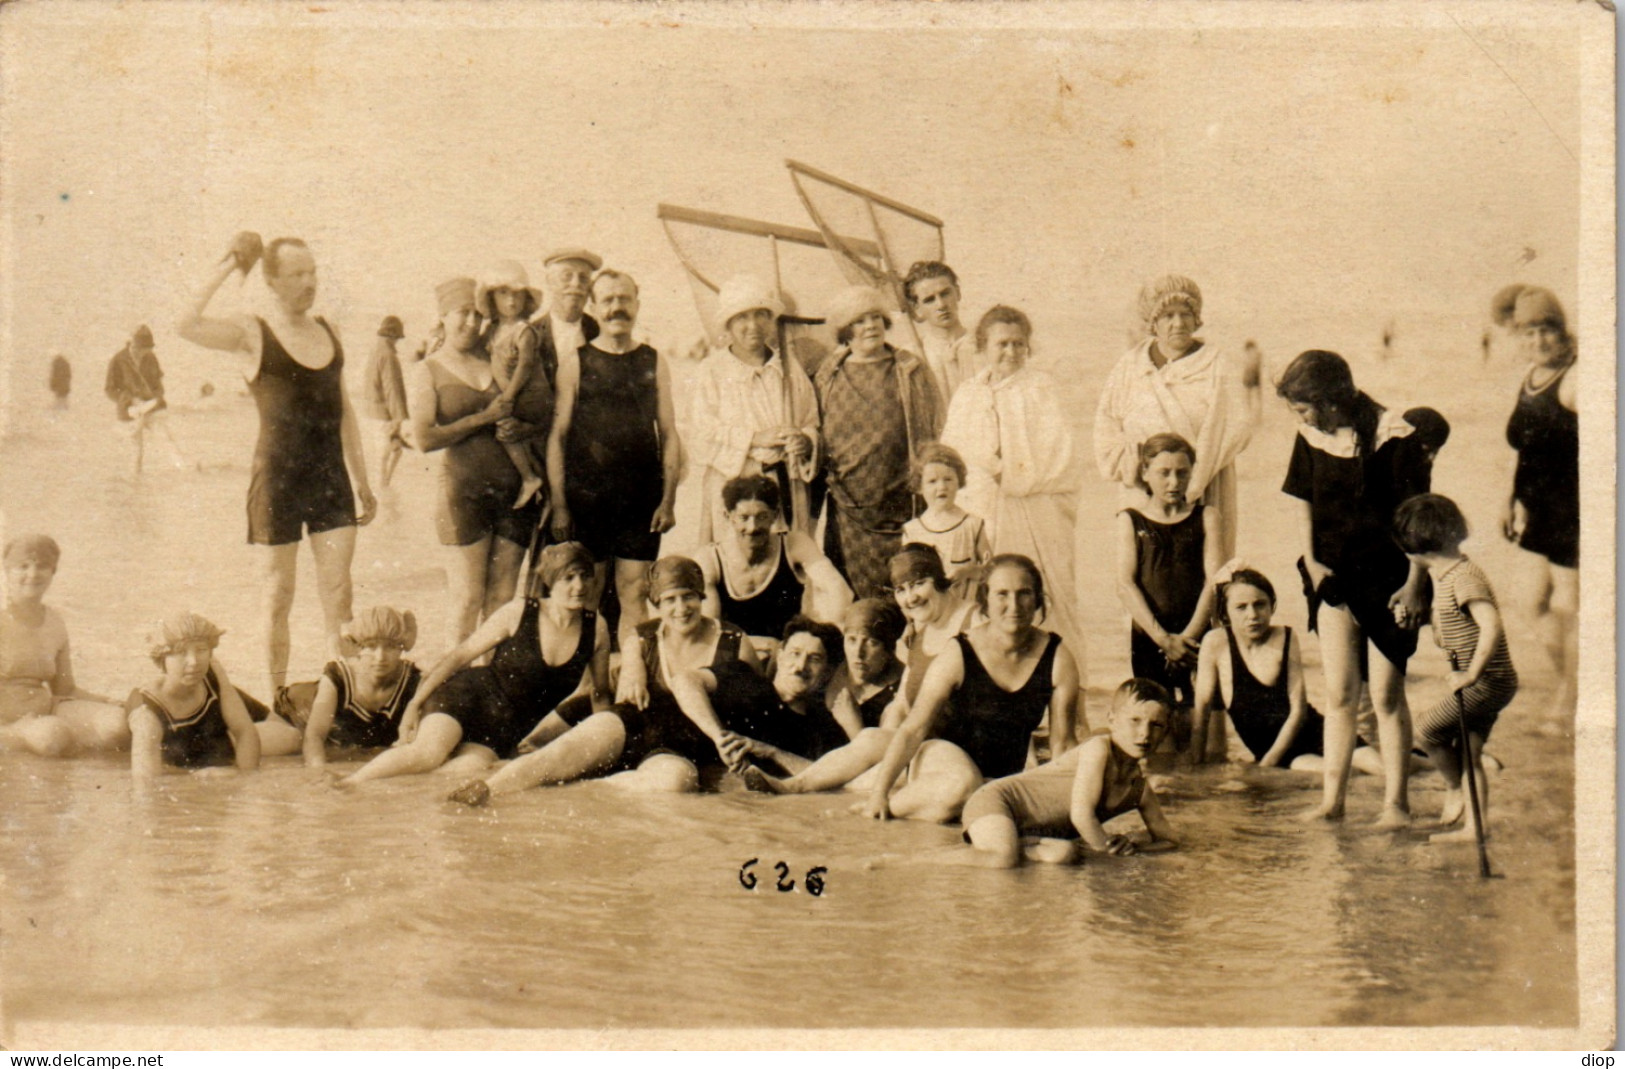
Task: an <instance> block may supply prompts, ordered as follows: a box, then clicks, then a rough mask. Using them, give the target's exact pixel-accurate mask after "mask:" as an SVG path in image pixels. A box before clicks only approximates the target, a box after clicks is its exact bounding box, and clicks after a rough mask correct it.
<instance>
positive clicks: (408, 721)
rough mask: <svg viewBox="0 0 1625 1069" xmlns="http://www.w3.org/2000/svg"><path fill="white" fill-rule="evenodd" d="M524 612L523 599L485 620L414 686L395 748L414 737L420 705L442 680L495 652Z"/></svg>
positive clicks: (443, 681)
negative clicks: (488, 653)
mask: <svg viewBox="0 0 1625 1069" xmlns="http://www.w3.org/2000/svg"><path fill="white" fill-rule="evenodd" d="M524 611H525V601H524V599H523V598H515V599H514V600H512V601H510V602H508V604H506V605H504V606H502V608H500V609H498V610H497V611H496V612H494V613H492V614H491V615H490V616H488V617H486V620H485V622H484V623H482V624H481V625H480V626H479V627H478V628H476V629H475V631H474V633H473V634H472V635H469V636H468V637H467V638H465V639H464V640H463V641H462V642H460V643H458V644H457V645H456V646H454V647H453V648H452V649H451V650H450V651H448V652H447V653H446V655H445V656H444V657H442V658H440V660H439V661H437V662H436V663H435V666H434V667H433V668H432V669H430V670H429V674H428V675H426V676H424V677H423V682H421V683H419V684H418V689H417V693H416V694H414V695H412V700H411V701H410V702H408V703H407V704H406V708H405V709H404V710H403V711H402V712H401V727H400V738H399V740H398V744H405V743H408V742H411V741H412V739H413V737H414V736H416V735H417V731H418V720H419V719H420V718H421V717H422V716H423V705H424V703H425V702H427V701H428V700H429V696H430V695H432V694H433V693H434V692H435V691H436V690H438V689H439V688H440V687H441V685H442V684H444V683H445V682H446V680H448V679H450V678H451V677H452V676H453V675H455V674H456V673H457V672H460V671H462V670H463V669H464V668H467V667H468V666H469V665H471V664H473V663H474V660H475V658H477V657H480V656H481V655H483V654H485V653H486V652H488V651H490V650H493V649H495V648H496V645H497V643H499V642H501V641H502V640H503V639H505V638H509V637H511V636H512V635H513V633H514V632H515V631H517V630H518V629H519V618H520V616H521V615H522V614H523V613H524Z"/></svg>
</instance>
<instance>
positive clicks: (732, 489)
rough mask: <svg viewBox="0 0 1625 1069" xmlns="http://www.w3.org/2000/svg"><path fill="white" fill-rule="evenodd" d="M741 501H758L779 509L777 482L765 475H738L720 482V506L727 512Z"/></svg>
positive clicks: (773, 508)
mask: <svg viewBox="0 0 1625 1069" xmlns="http://www.w3.org/2000/svg"><path fill="white" fill-rule="evenodd" d="M741 501H760V502H761V503H762V504H764V505H766V506H767V507H768V508H770V509H772V510H773V511H774V512H777V511H778V510H779V484H778V483H776V482H774V481H773V480H772V479H769V478H768V477H767V476H765V475H738V476H735V477H734V478H732V479H729V480H728V481H727V482H725V483H723V484H722V507H723V508H725V509H727V510H728V511H729V512H732V511H733V510H734V507H735V506H737V505H738V504H739V503H740V502H741Z"/></svg>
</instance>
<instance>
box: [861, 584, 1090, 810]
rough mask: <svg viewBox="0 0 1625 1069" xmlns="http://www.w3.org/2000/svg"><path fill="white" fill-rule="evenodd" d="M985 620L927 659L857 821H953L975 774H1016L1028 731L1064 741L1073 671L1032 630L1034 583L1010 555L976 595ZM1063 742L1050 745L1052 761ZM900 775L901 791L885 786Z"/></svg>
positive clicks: (1057, 648)
mask: <svg viewBox="0 0 1625 1069" xmlns="http://www.w3.org/2000/svg"><path fill="white" fill-rule="evenodd" d="M977 602H978V605H979V606H981V608H982V610H983V613H984V615H985V616H986V617H987V622H986V623H983V624H980V625H978V626H976V627H973V628H972V629H971V630H970V631H968V632H966V633H965V634H963V635H960V636H958V638H957V640H956V642H955V643H954V644H953V645H950V646H949V647H948V648H947V649H945V650H944V651H943V653H942V655H941V656H939V657H938V658H937V659H936V660H935V661H934V662H932V665H931V669H930V671H929V672H928V673H927V674H926V678H925V680H924V682H923V683H922V684H921V686H920V693H919V699H918V700H917V701H916V702H914V703H913V706H912V707H911V708H910V710H909V713H908V717H907V718H906V719H905V720H904V721H903V723H902V725H901V726H900V727H899V728H898V729H897V731H896V733H895V734H894V735H893V736H892V739H891V742H890V743H889V744H888V746H887V747H886V754H885V757H884V758H883V759H882V760H881V762H880V766H879V769H878V771H877V772H876V773H875V778H874V780H873V781H872V784H871V786H870V788H869V798H868V801H867V802H865V803H864V804H863V805H862V806H861V809H860V811H861V813H862V814H863V815H864V816H868V817H872V818H874V819H877V820H886V819H889V818H890V817H893V816H899V817H907V818H910V819H914V820H926V821H935V822H938V823H942V822H946V821H950V820H953V819H954V818H956V817H957V816H958V815H959V811H960V809H961V807H962V806H963V805H964V804H965V800H966V799H967V798H969V797H970V795H971V794H972V793H973V792H974V791H975V790H976V788H977V787H979V786H981V784H982V780H983V778H984V777H999V776H1008V775H1012V774H1014V773H1016V772H1019V771H1021V769H1022V767H1023V765H1024V764H1025V762H1026V758H1027V747H1028V743H1029V740H1030V738H1031V736H1032V733H1033V731H1034V730H1036V729H1037V728H1038V726H1039V724H1040V723H1041V722H1042V721H1043V719H1044V715H1045V713H1046V712H1047V713H1048V714H1049V720H1050V725H1051V732H1052V737H1053V738H1054V739H1056V740H1070V739H1071V738H1072V736H1073V725H1072V718H1073V715H1074V711H1075V709H1076V707H1077V701H1078V669H1077V665H1076V664H1075V663H1074V662H1073V660H1072V655H1071V654H1070V653H1068V652H1067V651H1066V650H1065V649H1064V648H1062V646H1061V644H1060V638H1059V636H1057V635H1054V634H1052V633H1051V632H1048V631H1045V630H1044V629H1043V628H1041V627H1038V626H1037V625H1036V623H1035V620H1036V619H1037V618H1038V615H1039V613H1041V612H1042V611H1043V608H1044V590H1043V579H1042V577H1040V575H1039V574H1038V568H1037V566H1036V565H1034V564H1033V562H1032V561H1031V560H1029V559H1028V558H1026V557H1023V556H1020V555H1019V554H1001V555H1000V556H997V557H994V558H993V562H992V564H991V565H990V567H989V569H988V573H987V575H986V576H985V577H984V578H983V580H982V582H981V585H980V586H979V587H978V590H977ZM1062 749H1063V745H1062V743H1060V742H1057V743H1056V756H1059V755H1060V753H1061V752H1062ZM905 769H907V770H908V774H909V778H908V782H907V784H906V785H905V786H903V787H901V788H899V789H898V790H897V792H896V793H895V794H893V793H892V787H893V786H894V785H895V784H896V783H897V780H898V778H899V777H900V776H902V774H903V772H904V770H905Z"/></svg>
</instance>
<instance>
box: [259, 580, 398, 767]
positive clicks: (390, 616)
mask: <svg viewBox="0 0 1625 1069" xmlns="http://www.w3.org/2000/svg"><path fill="white" fill-rule="evenodd" d="M343 636H344V638H345V640H346V641H347V642H349V643H350V645H351V646H352V647H354V652H353V653H351V654H350V655H349V656H348V657H345V658H344V659H342V660H337V661H328V662H327V666H326V667H324V668H323V669H322V675H321V678H320V679H318V680H317V681H316V682H314V683H295V684H294V685H293V686H291V687H289V688H288V690H287V692H286V693H287V694H288V696H289V699H290V701H289V704H288V708H287V710H286V712H287V713H288V714H289V715H290V719H291V720H292V722H293V723H294V725H295V726H296V727H298V728H300V729H301V730H302V732H303V736H302V741H301V744H300V747H301V749H302V750H303V752H304V755H305V766H306V767H307V768H322V767H324V766H326V764H327V753H328V749H329V747H333V748H336V749H338V750H340V751H347V750H364V749H379V748H382V747H385V746H390V745H393V744H394V742H395V740H396V739H397V738H398V737H399V733H400V726H401V719H402V717H403V715H404V714H405V712H406V707H407V705H408V704H410V703H411V701H412V699H413V698H414V697H415V696H416V695H417V691H418V685H419V683H421V682H422V678H423V673H422V672H421V671H420V670H419V669H418V666H417V665H415V664H413V663H412V662H411V661H409V660H407V659H406V656H405V655H406V652H407V651H408V650H410V649H411V648H412V646H413V645H414V644H416V642H417V637H418V625H417V620H416V619H415V618H414V617H413V616H412V614H411V613H410V612H399V611H397V610H395V609H390V608H385V607H378V608H373V609H367V610H365V611H363V612H361V613H358V614H357V615H356V618H355V619H354V620H353V621H351V622H350V623H349V624H346V625H345V628H344V631H343ZM277 711H278V712H279V713H280V712H283V711H284V710H283V709H281V708H279V709H278V710H277Z"/></svg>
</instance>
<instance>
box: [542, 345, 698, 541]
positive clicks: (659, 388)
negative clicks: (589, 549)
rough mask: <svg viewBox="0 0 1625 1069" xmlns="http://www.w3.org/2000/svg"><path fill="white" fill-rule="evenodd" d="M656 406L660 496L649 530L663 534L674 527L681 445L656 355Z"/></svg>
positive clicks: (664, 370) (662, 364) (667, 381)
mask: <svg viewBox="0 0 1625 1069" xmlns="http://www.w3.org/2000/svg"><path fill="white" fill-rule="evenodd" d="M655 406H656V408H655V422H656V424H657V425H658V427H659V430H660V477H661V493H660V505H659V507H658V508H656V509H655V514H654V515H653V516H652V517H650V520H649V530H650V531H652V532H654V533H655V534H664V533H666V532H667V531H669V530H671V529H672V528H673V527H675V526H677V513H676V507H677V480H678V479H679V478H681V477H682V463H683V445H682V442H681V440H680V439H679V438H678V437H677V412H676V409H674V408H673V407H672V399H671V372H670V370H669V369H668V367H667V365H666V361H665V359H664V358H663V357H661V355H660V354H659V353H656V354H655ZM551 455H552V452H551V450H549V456H550V457H551Z"/></svg>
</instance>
